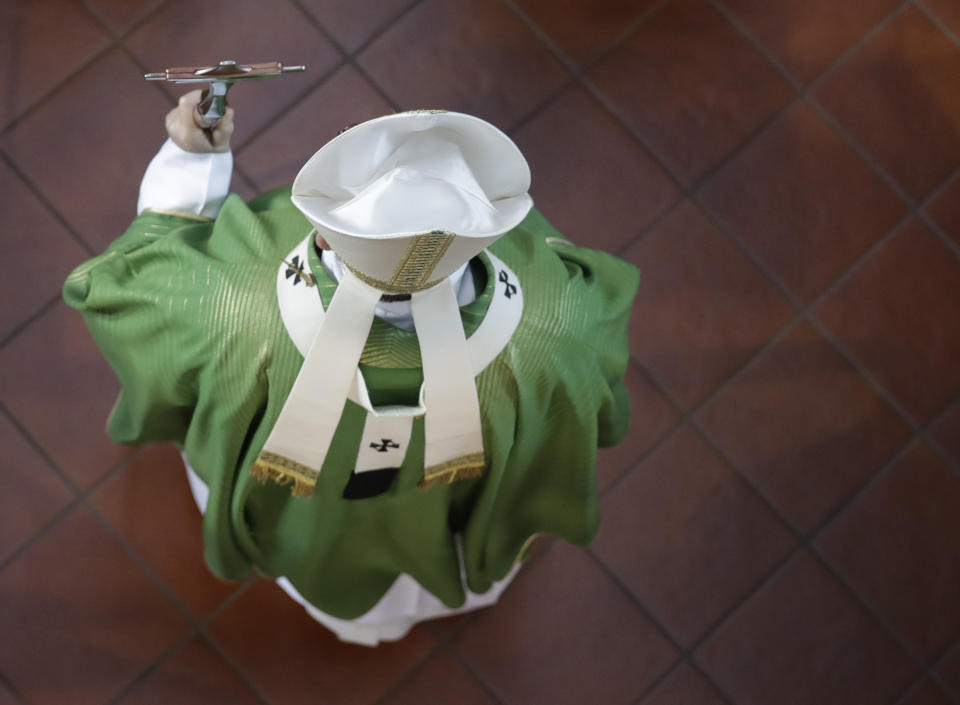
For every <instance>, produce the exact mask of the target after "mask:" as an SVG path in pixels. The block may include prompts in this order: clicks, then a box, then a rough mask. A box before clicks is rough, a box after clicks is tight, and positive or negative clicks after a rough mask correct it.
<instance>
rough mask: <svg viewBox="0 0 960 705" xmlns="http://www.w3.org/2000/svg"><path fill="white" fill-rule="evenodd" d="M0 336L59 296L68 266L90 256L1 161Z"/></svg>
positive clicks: (0, 337) (6, 333)
mask: <svg viewBox="0 0 960 705" xmlns="http://www.w3.org/2000/svg"><path fill="white" fill-rule="evenodd" d="M0 232H2V233H3V236H4V244H3V249H4V256H3V261H2V262H0V300H2V301H3V307H2V309H0V339H2V338H4V337H6V336H7V335H8V334H9V333H10V332H11V331H12V330H13V329H14V328H15V327H16V326H17V325H18V324H21V323H23V322H24V321H25V320H26V319H27V318H29V317H30V315H31V314H33V313H34V312H36V311H37V310H38V309H40V308H41V307H42V306H43V305H44V304H45V303H47V302H48V301H50V300H51V299H52V298H54V297H55V296H57V294H58V293H59V291H60V287H61V286H62V285H63V280H64V279H65V278H66V276H67V274H69V272H70V270H71V269H73V268H74V267H75V266H76V265H78V264H79V263H80V262H82V261H83V260H84V259H86V257H87V253H86V252H85V251H84V250H83V248H81V247H80V245H79V244H78V243H77V242H76V240H74V239H73V238H72V237H71V236H70V234H69V233H68V232H67V230H66V229H65V228H64V227H63V226H62V225H61V224H60V222H59V221H58V220H57V219H56V218H55V217H54V216H53V215H52V214H51V213H50V211H49V210H48V209H47V207H46V206H44V205H43V203H41V202H40V200H39V199H38V198H37V197H36V196H35V195H34V194H33V193H32V192H31V191H30V189H29V188H28V187H27V186H26V184H24V183H23V181H22V180H21V179H20V177H19V176H17V175H16V174H15V173H14V172H13V171H12V170H11V169H10V168H9V167H8V166H7V165H6V164H5V163H4V162H2V161H0Z"/></svg>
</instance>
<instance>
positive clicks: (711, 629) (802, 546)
mask: <svg viewBox="0 0 960 705" xmlns="http://www.w3.org/2000/svg"><path fill="white" fill-rule="evenodd" d="M661 391H662V393H664V394H666V395H669V393H668V392H667V391H666V390H665V389H664V390H661ZM668 398H671V397H669V396H668ZM686 421H687V420H686V419H685V421H684V422H685V423H686ZM689 422H690V425H691V427H692V428H693V429H694V430H696V431H697V433H698V435H700V436H701V437H702V438H703V440H704V441H705V442H706V443H707V444H708V445H709V447H710V448H711V449H712V450H713V451H714V452H716V453H717V454H718V455H719V456H720V457H721V459H722V460H723V462H724V463H725V464H726V465H728V467H730V469H731V470H733V471H735V473H736V475H737V476H738V477H739V478H740V479H741V480H742V481H743V482H744V483H745V484H746V485H747V486H748V487H749V488H750V489H751V490H753V492H754V494H755V495H756V496H757V497H758V498H759V499H760V500H761V502H763V504H764V505H766V506H767V508H768V509H769V510H770V511H772V512H773V514H774V516H776V517H777V518H778V519H780V520H781V521H782V522H783V523H784V524H785V525H786V527H787V528H788V529H789V531H790V532H791V533H793V534H794V535H795V538H799V539H800V542H799V543H798V544H797V545H796V546H795V547H794V548H793V549H792V550H791V551H789V552H788V553H787V555H786V557H785V558H784V559H783V560H782V561H781V562H779V563H776V564H775V565H774V567H773V569H772V570H771V571H770V572H769V573H768V574H766V576H765V577H762V578H761V579H760V581H759V582H758V583H757V584H756V585H755V586H754V588H753V589H752V590H750V591H748V592H747V593H746V594H745V595H744V596H743V598H742V599H741V600H740V601H738V602H736V603H734V605H733V606H732V607H731V608H730V609H729V610H727V611H726V612H725V613H724V614H722V615H721V616H720V617H719V618H718V619H717V620H716V621H715V622H714V623H713V624H711V625H710V626H708V627H707V628H706V630H705V632H704V633H703V635H702V636H701V638H700V639H699V640H698V641H697V642H696V643H694V644H693V645H692V646H691V647H690V648H689V649H687V650H684V655H685V657H688V658H689V659H690V660H691V662H692V663H696V661H695V653H694V652H695V651H696V650H697V649H699V648H700V647H701V646H702V645H703V644H704V643H705V642H706V641H708V640H709V638H710V637H712V636H713V635H714V634H715V633H716V632H717V631H718V630H719V629H720V628H721V627H722V626H723V624H725V623H726V622H728V621H729V620H730V619H732V618H733V616H734V615H735V614H736V613H737V612H739V611H741V610H742V609H745V608H746V607H747V605H748V604H749V603H750V602H752V601H753V599H754V598H755V597H756V596H757V595H758V594H759V593H760V592H761V591H762V590H763V589H764V588H765V587H766V586H767V585H768V584H769V583H770V582H771V581H772V580H773V579H774V578H775V576H776V575H777V574H778V573H779V572H780V571H781V570H782V569H785V566H786V565H787V563H789V562H790V561H791V560H792V559H793V558H794V557H795V556H796V555H798V554H800V553H802V552H804V551H806V552H807V553H809V554H810V555H811V557H812V558H814V559H815V560H816V561H817V563H819V564H820V565H821V567H822V568H823V569H824V570H826V571H827V573H828V574H829V575H830V576H831V577H832V578H833V579H834V580H835V581H836V582H838V583H839V584H840V585H841V586H842V587H843V588H844V589H845V591H846V592H847V593H848V596H850V597H851V598H852V599H853V601H854V602H855V603H856V604H857V605H858V606H859V607H860V609H861V610H863V611H864V612H866V614H867V615H869V616H870V617H872V618H873V619H874V620H875V621H876V622H877V623H878V624H879V625H880V626H881V627H883V629H884V630H886V631H887V633H888V636H890V637H891V639H892V640H893V641H894V643H896V644H897V645H898V646H900V648H901V649H902V650H903V651H904V653H905V654H906V655H907V656H909V657H910V658H911V659H912V660H913V661H914V662H915V665H919V666H920V668H921V675H920V677H921V678H922V677H925V676H929V677H930V678H931V679H933V680H935V681H936V682H937V683H940V680H939V677H938V676H937V674H936V673H935V672H934V671H933V667H932V666H931V664H930V663H928V661H927V659H926V658H925V657H924V656H923V654H922V653H920V652H919V651H917V650H915V649H914V648H913V646H912V645H911V644H909V643H908V642H906V640H905V639H904V638H903V637H901V636H900V634H899V632H897V631H896V630H895V629H893V627H892V626H891V625H890V624H889V623H888V622H887V620H886V619H885V618H884V617H882V616H881V615H879V614H878V613H877V612H876V611H875V610H874V609H873V607H872V605H870V604H869V603H867V602H866V600H865V599H864V598H862V597H861V596H860V595H859V593H857V592H856V591H855V590H854V589H853V588H852V586H850V585H849V584H848V583H847V582H846V580H844V579H843V578H842V577H841V576H840V575H839V574H838V573H837V572H836V570H835V569H834V568H833V567H832V565H831V564H829V562H828V561H827V559H826V558H825V557H824V556H822V555H821V554H820V553H819V551H818V550H817V549H816V547H815V543H814V542H815V540H816V539H817V538H818V536H819V535H820V534H821V533H822V532H823V531H824V530H825V529H826V527H827V526H828V525H829V524H831V523H832V522H833V521H834V520H835V519H837V518H838V517H839V516H840V515H841V514H842V513H843V512H845V511H846V510H847V509H848V508H849V507H850V506H852V505H853V504H854V503H855V502H856V500H857V499H859V498H860V497H861V496H862V495H863V494H865V493H866V491H867V490H868V489H869V488H870V487H872V486H873V485H874V484H875V483H876V482H878V481H879V479H880V478H881V477H882V476H884V475H886V474H887V473H888V472H890V471H891V469H892V468H893V467H895V466H896V464H897V463H898V462H899V461H900V460H901V459H902V458H903V457H904V456H905V455H906V454H907V453H908V452H909V451H910V450H911V449H912V448H913V447H915V445H916V444H917V443H920V442H922V441H920V440H919V439H918V438H917V437H913V438H911V439H910V440H908V441H907V443H906V444H905V445H904V447H903V448H901V449H900V451H898V452H897V453H895V454H893V456H892V457H891V458H890V459H888V460H887V462H886V463H884V464H883V465H882V466H881V467H880V468H878V469H877V470H876V471H875V472H874V473H873V474H872V475H871V476H870V477H869V478H868V479H867V480H866V481H865V482H864V483H863V484H862V485H861V486H860V487H858V488H857V489H856V490H854V491H853V492H852V493H851V494H850V495H849V496H848V497H847V498H846V500H845V501H844V502H843V503H842V504H841V505H840V506H839V507H838V508H837V509H836V510H835V511H834V512H832V513H830V514H828V515H827V516H826V517H824V519H822V520H821V522H820V523H819V524H818V525H817V526H815V527H814V528H813V529H811V530H810V531H809V532H807V533H804V532H802V531H800V530H798V529H797V528H796V527H794V525H793V523H792V522H791V521H789V520H788V519H787V518H786V517H785V516H784V515H783V514H782V513H781V512H780V511H779V510H778V509H777V508H776V507H775V506H773V505H772V504H771V503H770V502H769V501H768V500H766V498H765V497H764V495H763V494H761V493H760V491H759V489H758V488H757V487H756V486H755V485H754V484H753V482H752V481H751V480H749V479H748V478H746V477H745V476H743V474H742V472H741V471H740V470H739V468H738V467H737V466H736V465H735V464H734V463H733V462H732V461H731V460H730V459H729V458H728V457H727V456H726V454H725V453H723V451H722V450H720V449H719V448H717V447H716V446H715V445H714V443H713V441H712V439H711V438H710V437H709V436H708V435H706V434H705V433H704V432H703V430H702V429H701V428H700V427H699V425H698V424H697V422H696V421H695V420H694V419H692V418H691V419H690V420H689ZM931 423H932V422H931ZM671 435H672V434H671ZM635 471H636V468H634V469H632V470H630V471H628V472H627V473H625V475H627V474H631V473H633V472H635ZM591 555H594V557H595V558H596V560H597V561H598V562H600V563H602V564H603V561H602V559H600V558H599V557H598V556H596V555H595V554H593V552H592V551H591ZM604 566H605V567H607V566H606V564H604ZM607 569H608V570H609V571H611V572H612V573H613V574H614V575H616V573H615V572H614V571H613V570H612V568H610V567H607ZM622 588H623V589H625V590H626V591H627V594H628V595H630V596H631V597H632V598H633V599H634V601H635V602H637V603H638V604H642V603H640V602H639V598H638V597H637V596H635V595H633V594H632V592H631V591H630V590H629V588H627V587H626V585H625V584H622ZM644 611H645V612H649V610H646V608H644ZM656 623H657V624H658V626H660V625H659V622H656ZM661 628H662V627H661ZM668 633H669V632H668ZM945 653H946V651H944V653H943V654H940V655H938V656H937V658H936V659H934V661H936V660H939V659H941V658H942V657H943V655H944V654H945ZM703 675H704V676H705V677H706V678H707V680H708V681H709V682H710V684H711V685H713V686H714V687H715V688H717V689H718V690H720V691H721V692H722V690H721V689H720V688H719V685H718V684H717V683H716V682H715V681H714V679H713V678H711V677H709V675H708V674H707V673H706V672H703Z"/></svg>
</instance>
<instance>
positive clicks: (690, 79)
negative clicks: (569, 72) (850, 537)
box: [590, 0, 791, 185]
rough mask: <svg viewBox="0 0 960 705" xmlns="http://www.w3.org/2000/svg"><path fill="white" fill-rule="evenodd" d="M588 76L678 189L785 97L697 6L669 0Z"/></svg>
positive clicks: (733, 37)
mask: <svg viewBox="0 0 960 705" xmlns="http://www.w3.org/2000/svg"><path fill="white" fill-rule="evenodd" d="M590 76H591V78H592V79H593V81H594V82H595V83H596V85H597V86H598V87H599V88H600V90H601V91H602V92H603V93H604V94H605V95H607V96H608V97H610V98H611V99H612V100H613V102H614V104H615V105H616V107H617V109H618V110H619V111H620V112H621V114H622V115H623V117H624V119H626V120H627V122H628V123H629V124H630V125H631V126H632V127H633V128H634V129H636V130H637V131H638V132H639V133H640V134H641V135H642V136H643V137H644V139H646V140H647V141H648V143H649V144H650V145H651V147H652V149H653V151H654V153H655V154H657V155H659V156H660V158H661V159H663V161H664V162H665V163H666V164H667V166H668V167H669V168H670V169H672V170H673V171H674V172H675V173H676V174H677V176H678V178H679V179H680V180H681V181H682V182H683V183H684V184H687V185H689V184H693V183H694V182H696V181H697V180H698V179H700V177H702V176H703V175H704V174H705V173H706V172H708V171H709V170H710V169H712V168H713V167H715V166H716V165H717V164H719V163H720V162H721V161H722V160H723V158H724V157H726V156H727V155H728V154H729V153H730V152H731V151H732V150H733V149H734V148H735V147H736V146H737V145H738V144H740V142H742V141H743V140H744V139H746V138H747V137H749V136H750V135H751V134H753V133H754V132H755V131H756V130H757V129H758V128H759V127H760V126H761V125H762V124H763V123H764V122H765V121H766V120H767V119H769V117H770V116H771V115H772V114H773V113H774V112H775V111H776V110H777V109H778V108H779V107H780V106H782V105H783V104H784V103H785V102H786V101H787V100H788V99H789V98H790V95H791V90H790V88H789V86H788V85H787V83H786V82H785V81H783V79H781V78H780V77H779V76H777V74H776V73H775V72H774V71H773V69H772V68H770V66H769V65H768V64H767V63H766V62H765V61H764V60H763V58H761V57H760V56H759V55H758V54H757V53H756V52H755V51H754V50H753V49H752V48H751V47H750V45H749V44H747V42H746V41H745V40H744V39H743V38H742V37H740V35H739V34H737V32H736V31H735V30H734V29H733V27H731V26H730V25H729V23H728V22H727V21H726V20H725V19H724V18H723V17H722V16H720V14H718V13H717V12H716V11H715V10H714V9H713V8H711V7H710V6H709V5H708V4H707V3H706V2H704V1H703V0H676V1H675V2H673V3H670V4H668V5H667V6H666V7H665V8H664V9H663V10H661V11H660V12H658V13H657V14H656V15H654V17H653V18H652V19H650V20H649V21H647V22H645V23H644V24H643V25H642V26H641V27H640V29H639V31H637V32H636V33H635V34H634V35H633V36H632V37H631V38H630V40H629V41H628V42H626V43H625V44H624V45H623V46H621V47H620V48H619V49H617V51H615V52H614V53H613V54H612V55H610V56H609V57H608V58H607V59H605V60H604V61H603V62H601V63H600V64H599V66H597V68H596V69H594V70H593V71H592V72H591V74H590Z"/></svg>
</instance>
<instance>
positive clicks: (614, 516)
mask: <svg viewBox="0 0 960 705" xmlns="http://www.w3.org/2000/svg"><path fill="white" fill-rule="evenodd" d="M600 511H601V517H602V524H601V528H600V534H599V535H598V536H597V540H596V541H595V542H594V548H593V550H594V552H595V553H596V554H597V555H598V556H599V557H600V559H601V560H603V561H604V563H606V564H607V565H608V566H610V568H612V569H613V570H614V571H615V572H616V573H617V574H619V575H620V576H621V578H622V579H623V581H624V583H626V585H627V586H628V587H629V588H630V590H632V591H633V592H634V594H636V596H637V598H638V599H639V600H640V601H641V602H642V603H643V604H644V605H645V606H646V607H647V608H648V609H649V610H650V611H651V612H652V613H653V614H654V615H655V616H656V617H657V619H659V620H660V622H661V623H662V624H663V625H664V626H665V627H666V628H667V629H668V630H669V631H670V633H671V634H672V635H673V636H674V638H675V639H677V640H678V641H679V642H680V643H681V644H683V645H690V644H692V643H694V642H695V641H696V640H697V639H698V638H699V637H700V636H702V635H703V634H704V632H705V631H706V630H707V628H708V627H710V626H711V625H713V624H714V623H715V622H716V621H717V620H718V619H719V618H720V617H721V616H722V615H723V614H724V613H725V612H727V611H728V610H729V609H730V608H731V607H732V606H733V605H734V604H735V603H737V602H738V601H739V600H741V599H742V598H744V597H745V596H746V595H747V593H748V592H749V591H750V590H751V589H752V588H753V587H754V586H755V585H756V584H757V582H758V581H759V580H760V579H761V578H762V577H763V576H764V575H765V574H766V573H768V572H769V571H770V570H771V569H772V568H773V567H774V565H775V564H776V563H777V561H779V560H781V559H782V558H783V557H784V556H785V555H786V553H787V551H789V550H790V549H791V548H792V547H793V545H794V543H795V541H794V539H793V537H792V536H791V534H790V533H789V532H788V531H787V530H786V529H785V528H784V526H783V524H782V523H781V522H780V521H779V520H777V518H776V517H774V516H773V514H771V513H770V511H769V510H768V509H767V508H766V507H764V505H763V504H762V503H761V502H760V501H759V500H758V499H757V497H756V495H755V494H754V493H753V492H751V491H750V489H749V488H748V487H747V486H746V485H745V484H744V483H743V481H742V480H741V479H740V478H739V477H738V476H737V474H736V473H735V472H734V471H733V470H731V469H730V468H729V467H728V466H727V465H726V464H725V463H724V462H723V460H722V459H721V458H720V457H719V456H718V455H717V454H716V453H715V452H714V451H713V450H712V449H711V448H710V447H709V446H708V445H707V444H706V443H705V442H704V441H703V440H702V439H701V438H700V436H699V435H697V433H696V432H694V431H693V430H691V429H690V428H689V427H688V426H684V427H683V428H682V429H681V430H679V431H678V432H677V433H676V434H674V435H673V436H671V437H670V439H669V440H667V442H666V443H665V444H664V445H663V446H661V447H660V448H658V449H657V450H656V451H655V452H654V453H653V455H651V456H650V457H649V458H648V459H647V460H646V461H644V463H643V465H641V466H640V467H639V468H637V469H636V470H634V471H633V473H632V474H631V475H630V476H629V477H627V478H626V479H625V480H624V481H623V482H622V483H620V485H618V486H617V487H616V489H615V490H614V491H613V493H612V494H611V495H609V496H607V497H606V498H604V501H603V503H602V505H601V508H600Z"/></svg>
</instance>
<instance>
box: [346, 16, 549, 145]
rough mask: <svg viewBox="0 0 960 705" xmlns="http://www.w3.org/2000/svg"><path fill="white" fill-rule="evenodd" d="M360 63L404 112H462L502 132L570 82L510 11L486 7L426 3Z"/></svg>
mask: <svg viewBox="0 0 960 705" xmlns="http://www.w3.org/2000/svg"><path fill="white" fill-rule="evenodd" d="M358 60H359V62H360V64H361V65H362V66H363V67H364V69H366V70H367V71H368V72H370V74H371V75H372V76H373V78H374V80H375V81H377V83H378V84H379V85H380V86H381V87H383V89H384V90H386V91H387V93H389V94H390V96H392V97H393V99H394V100H396V101H397V102H398V103H399V104H400V106H401V108H402V109H404V110H408V109H416V108H446V109H447V110H459V111H461V112H465V113H470V114H471V115H477V116H478V117H482V118H484V119H485V120H489V121H490V122H492V123H493V124H495V125H497V126H498V127H499V128H501V129H502V130H507V129H509V128H510V127H511V126H512V125H513V124H515V123H516V122H517V121H518V120H519V119H520V118H521V117H522V116H524V115H526V114H527V113H529V112H530V111H531V110H533V109H534V108H535V107H536V106H537V105H538V104H540V102H541V101H542V100H543V99H544V98H546V96H547V95H549V94H550V93H551V92H552V91H554V90H556V89H557V88H559V87H560V85H561V84H562V83H563V82H564V81H565V80H566V79H567V73H566V72H565V71H564V70H563V69H562V68H561V66H560V64H558V63H557V62H556V60H555V59H554V58H553V57H552V56H551V55H550V54H549V52H547V50H546V49H544V48H543V47H542V46H541V45H540V43H539V42H538V41H537V40H536V38H535V37H534V35H533V34H532V33H531V32H530V31H529V30H528V29H527V28H526V27H524V26H523V24H521V23H520V21H519V20H518V19H517V18H516V17H515V16H514V15H513V14H512V13H511V12H510V11H509V10H508V9H506V7H504V6H503V5H501V4H500V3H488V2H484V1H483V0H464V1H463V2H458V3H449V2H443V1H442V0H425V1H424V2H421V3H420V4H419V5H417V6H416V7H415V8H413V10H411V11H410V12H408V13H407V14H405V15H404V16H403V17H402V18H401V19H400V20H399V21H398V22H397V23H396V24H394V25H393V26H392V27H391V28H390V29H389V30H388V31H387V32H386V33H385V34H384V35H382V36H381V37H379V38H378V39H377V40H376V41H375V42H374V43H373V44H371V45H370V46H369V47H368V48H367V49H366V50H364V52H363V53H362V54H360V56H359V57H358Z"/></svg>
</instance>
